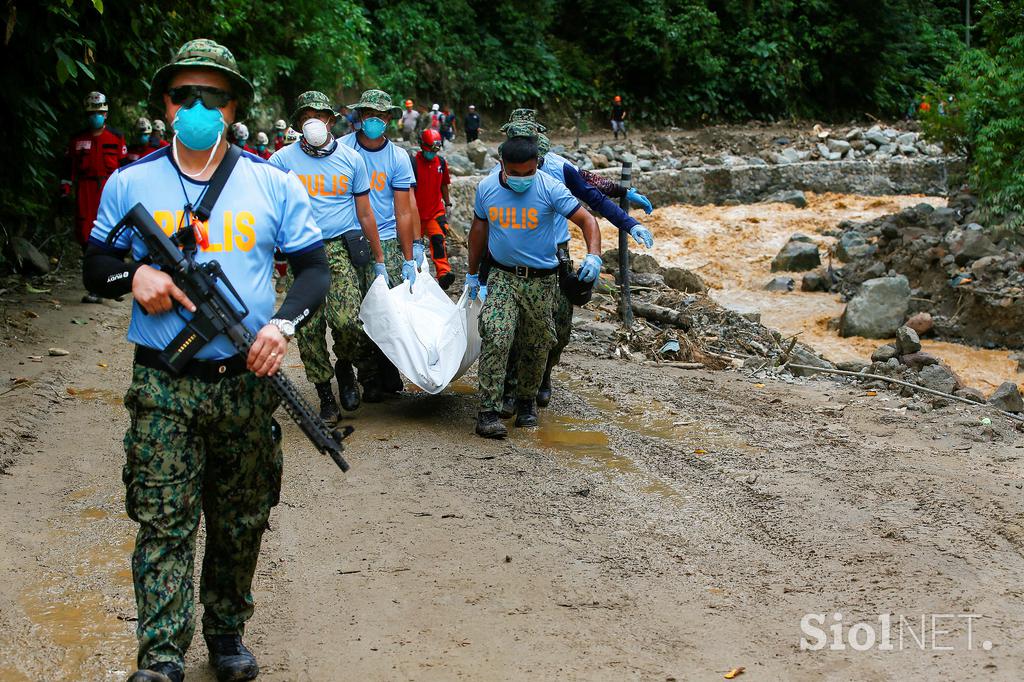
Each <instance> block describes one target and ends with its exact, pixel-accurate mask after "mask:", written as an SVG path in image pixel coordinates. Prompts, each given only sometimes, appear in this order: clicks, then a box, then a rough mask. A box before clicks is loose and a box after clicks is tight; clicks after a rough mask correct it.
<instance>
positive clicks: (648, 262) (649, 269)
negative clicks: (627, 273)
mask: <svg viewBox="0 0 1024 682" xmlns="http://www.w3.org/2000/svg"><path fill="white" fill-rule="evenodd" d="M616 258H618V254H616ZM629 260H630V263H629V269H630V270H632V271H633V272H637V273H644V274H657V273H659V272H660V271H661V266H660V265H658V261H657V260H656V259H655V258H654V256H651V255H649V254H646V253H638V254H637V255H635V256H632V257H631V258H630V259H629Z"/></svg>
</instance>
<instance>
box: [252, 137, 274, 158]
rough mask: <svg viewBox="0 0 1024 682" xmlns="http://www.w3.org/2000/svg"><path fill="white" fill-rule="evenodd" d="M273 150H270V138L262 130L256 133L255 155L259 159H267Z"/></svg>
mask: <svg viewBox="0 0 1024 682" xmlns="http://www.w3.org/2000/svg"><path fill="white" fill-rule="evenodd" d="M273 153H274V152H272V151H270V139H269V138H268V137H267V134H266V133H265V132H263V131H262V130H261V131H260V132H258V133H256V155H257V156H259V157H260V158H261V159H263V160H266V159H269V158H270V156H271V155H272V154H273Z"/></svg>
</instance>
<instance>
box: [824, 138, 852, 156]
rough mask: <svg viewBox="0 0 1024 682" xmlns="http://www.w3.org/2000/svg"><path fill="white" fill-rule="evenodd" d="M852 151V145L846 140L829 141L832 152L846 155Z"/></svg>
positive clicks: (829, 148)
mask: <svg viewBox="0 0 1024 682" xmlns="http://www.w3.org/2000/svg"><path fill="white" fill-rule="evenodd" d="M850 149H852V147H851V146H850V143H849V142H846V141H845V140H829V141H828V150H829V151H830V152H839V153H840V154H845V153H846V152H848V151H850Z"/></svg>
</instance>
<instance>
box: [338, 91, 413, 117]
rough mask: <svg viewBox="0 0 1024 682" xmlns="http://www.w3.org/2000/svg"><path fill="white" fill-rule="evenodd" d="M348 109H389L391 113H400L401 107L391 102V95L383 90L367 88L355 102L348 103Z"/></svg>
mask: <svg viewBox="0 0 1024 682" xmlns="http://www.w3.org/2000/svg"><path fill="white" fill-rule="evenodd" d="M348 108H349V109H356V110H358V109H373V110H374V111H390V112H391V113H392V114H395V113H398V114H401V113H402V107H399V106H395V105H394V104H392V103H391V95H389V94H388V93H386V92H384V91H383V90H367V91H366V92H364V93H363V94H362V96H361V97H360V98H359V101H358V102H356V103H355V104H349V105H348Z"/></svg>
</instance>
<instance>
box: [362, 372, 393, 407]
mask: <svg viewBox="0 0 1024 682" xmlns="http://www.w3.org/2000/svg"><path fill="white" fill-rule="evenodd" d="M360 381H362V377H360ZM386 397H387V396H386V395H384V391H382V390H381V388H380V381H379V377H376V376H374V377H370V378H368V379H367V380H366V381H363V402H364V403H382V402H384V399H385V398H386Z"/></svg>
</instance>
